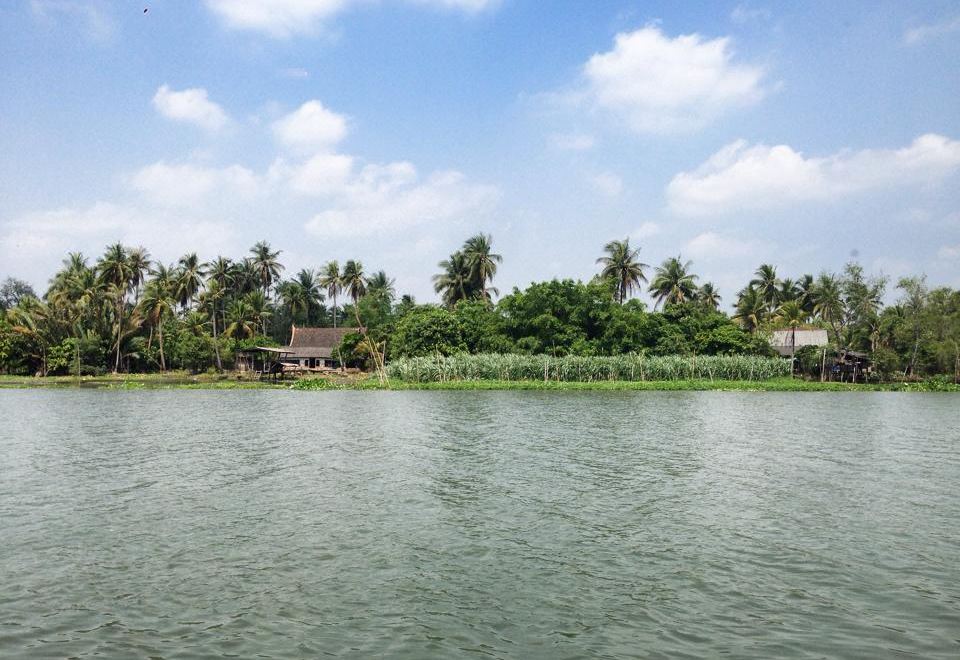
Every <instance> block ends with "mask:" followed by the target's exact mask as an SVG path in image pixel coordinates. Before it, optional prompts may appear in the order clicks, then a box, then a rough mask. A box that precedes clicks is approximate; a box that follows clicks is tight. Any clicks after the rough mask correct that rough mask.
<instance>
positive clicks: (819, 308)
mask: <svg viewBox="0 0 960 660" xmlns="http://www.w3.org/2000/svg"><path fill="white" fill-rule="evenodd" d="M813 313H814V314H816V315H817V316H818V317H820V320H822V321H823V322H824V323H828V324H829V325H830V328H831V329H832V330H833V334H834V337H835V338H836V340H837V347H838V348H839V347H842V346H843V337H842V335H841V332H842V331H843V323H844V315H845V313H846V310H845V308H844V304H843V293H842V290H841V287H840V282H839V281H838V280H837V278H836V276H835V275H830V274H829V273H821V274H820V277H818V278H817V283H816V288H815V289H814V304H813Z"/></svg>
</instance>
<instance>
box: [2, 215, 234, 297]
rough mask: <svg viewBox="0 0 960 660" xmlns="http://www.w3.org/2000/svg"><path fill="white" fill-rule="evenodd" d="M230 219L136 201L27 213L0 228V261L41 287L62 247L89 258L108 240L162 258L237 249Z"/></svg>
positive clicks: (165, 259)
mask: <svg viewBox="0 0 960 660" xmlns="http://www.w3.org/2000/svg"><path fill="white" fill-rule="evenodd" d="M231 229H232V228H231V226H230V224H229V223H226V222H223V221H219V220H216V221H211V220H207V219H204V218H203V217H198V216H186V215H184V214H183V212H182V211H177V212H174V213H165V212H163V211H151V210H149V209H145V208H141V207H138V206H135V205H124V204H114V203H109V202H98V203H96V204H93V205H91V206H89V207H85V208H78V207H65V208H61V209H56V210H52V211H41V212H36V213H28V214H26V215H23V216H21V217H19V218H16V219H14V220H11V221H9V222H7V223H5V224H4V225H2V229H0V260H2V261H3V262H4V263H5V264H6V265H7V267H8V268H10V269H11V271H10V272H16V273H18V274H19V275H21V276H22V277H25V278H28V279H29V280H30V281H32V282H33V283H34V284H36V285H38V286H40V287H41V288H42V284H43V283H45V282H46V280H47V278H49V277H50V276H51V275H52V273H53V270H52V269H53V268H55V267H56V264H58V263H59V261H60V259H62V258H63V257H64V256H66V254H67V252H70V251H80V252H83V254H85V255H86V256H87V257H89V258H90V259H91V261H92V260H94V259H95V258H96V257H98V256H99V255H100V254H102V253H103V249H104V247H105V246H106V245H108V244H110V243H115V242H117V241H119V242H121V243H123V244H124V245H145V246H146V247H147V248H148V249H149V250H150V252H151V254H153V255H154V257H155V258H158V259H161V260H163V261H166V262H170V261H173V260H175V259H176V258H177V257H178V256H179V255H181V254H183V253H185V252H187V251H190V252H193V251H197V252H199V253H200V254H207V255H210V254H218V253H222V252H223V251H226V253H231V252H235V251H237V248H238V246H236V245H234V240H233V236H234V232H232V231H231Z"/></svg>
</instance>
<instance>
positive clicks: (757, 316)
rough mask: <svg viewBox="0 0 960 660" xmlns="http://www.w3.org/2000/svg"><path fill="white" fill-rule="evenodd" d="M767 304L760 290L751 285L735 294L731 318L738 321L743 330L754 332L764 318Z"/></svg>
mask: <svg viewBox="0 0 960 660" xmlns="http://www.w3.org/2000/svg"><path fill="white" fill-rule="evenodd" d="M766 313H767V304H766V301H764V299H763V296H762V295H761V294H760V292H759V291H758V290H757V289H755V288H754V287H752V286H748V287H747V288H745V289H743V290H741V291H740V292H739V293H738V294H737V305H736V309H735V310H734V314H733V317H732V318H733V320H734V321H737V322H739V323H740V326H741V327H742V328H743V329H744V330H749V331H750V332H754V333H755V332H756V331H757V330H759V329H760V326H761V325H762V324H763V321H764V319H765V318H766Z"/></svg>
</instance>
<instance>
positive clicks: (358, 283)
mask: <svg viewBox="0 0 960 660" xmlns="http://www.w3.org/2000/svg"><path fill="white" fill-rule="evenodd" d="M343 288H344V290H345V291H346V292H347V295H349V296H350V299H351V300H353V313H354V314H355V315H356V319H357V329H358V330H359V331H360V333H361V334H362V335H363V338H364V339H365V340H366V342H367V347H368V348H369V349H370V355H371V357H372V358H373V364H374V365H375V366H376V369H377V375H378V376H379V378H380V382H381V383H385V382H386V380H387V372H386V369H385V367H384V364H383V354H382V353H381V352H380V350H379V349H378V348H377V347H376V346H375V345H374V343H373V340H371V339H370V333H369V332H368V330H367V328H366V326H364V325H363V322H362V321H361V320H360V299H361V298H362V297H363V296H364V295H366V293H367V280H366V278H365V277H364V273H363V264H362V263H360V262H359V261H354V260H353V259H351V260H349V261H348V262H347V263H346V264H344V267H343Z"/></svg>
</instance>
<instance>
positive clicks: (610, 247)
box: [597, 238, 649, 305]
mask: <svg viewBox="0 0 960 660" xmlns="http://www.w3.org/2000/svg"><path fill="white" fill-rule="evenodd" d="M603 249H604V251H605V252H606V253H607V254H606V256H603V257H600V258H599V259H597V263H598V264H600V265H602V266H603V269H602V270H601V271H600V277H602V278H604V279H607V280H611V281H613V282H615V283H616V289H615V290H616V294H615V296H616V300H617V302H619V303H620V304H621V305H622V304H623V303H624V302H626V300H627V297H628V296H629V295H630V294H631V293H633V290H634V288H638V287H639V286H640V283H641V282H646V281H647V276H646V274H644V272H643V269H644V268H649V266H648V265H647V264H645V263H642V262H640V260H639V256H640V248H636V249H633V248H631V247H630V239H629V238H625V239H623V240H622V241H610V242H609V243H607V244H606V245H605V246H603Z"/></svg>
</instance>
